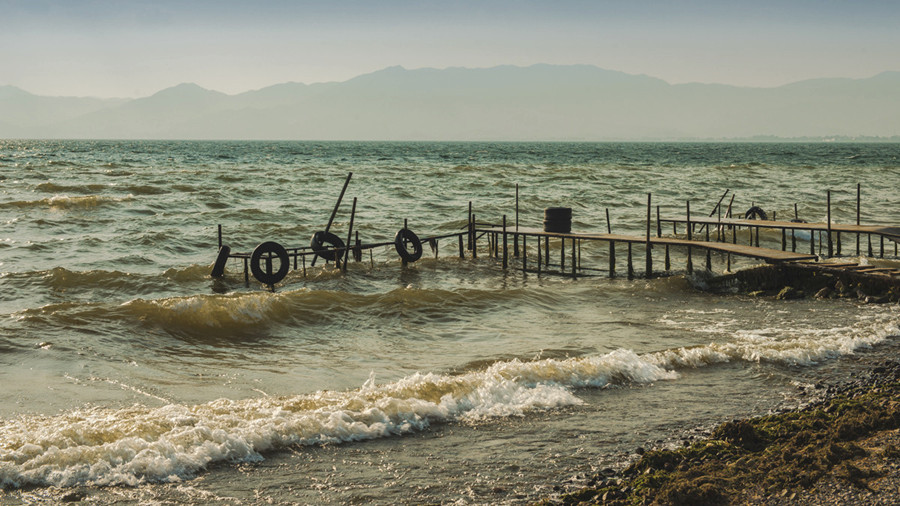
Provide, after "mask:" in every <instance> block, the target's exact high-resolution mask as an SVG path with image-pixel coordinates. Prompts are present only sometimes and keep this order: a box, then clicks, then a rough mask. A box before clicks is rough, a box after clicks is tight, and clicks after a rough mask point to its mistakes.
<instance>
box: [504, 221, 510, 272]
mask: <svg viewBox="0 0 900 506" xmlns="http://www.w3.org/2000/svg"><path fill="white" fill-rule="evenodd" d="M506 239H507V235H506V215H505V214H504V215H503V269H504V270H506V268H507V267H509V244H508V243H507V241H506Z"/></svg>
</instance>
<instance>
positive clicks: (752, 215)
mask: <svg viewBox="0 0 900 506" xmlns="http://www.w3.org/2000/svg"><path fill="white" fill-rule="evenodd" d="M744 219H745V220H768V219H769V216H768V215H767V214H766V212H765V211H763V210H762V208H760V207H759V206H753V207H751V208H750V209H747V212H746V213H744Z"/></svg>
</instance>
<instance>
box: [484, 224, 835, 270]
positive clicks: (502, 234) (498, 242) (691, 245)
mask: <svg viewBox="0 0 900 506" xmlns="http://www.w3.org/2000/svg"><path fill="white" fill-rule="evenodd" d="M473 235H474V236H475V237H483V236H485V235H487V236H488V238H489V239H488V251H489V253H491V254H492V255H493V256H496V257H498V258H500V257H501V256H502V257H503V258H504V261H503V264H504V267H506V266H507V265H508V263H509V257H510V256H511V255H510V243H511V242H512V243H514V245H515V251H513V254H512V256H514V257H519V256H521V258H520V261H521V269H522V270H525V271H532V272H545V271H548V269H549V267H550V266H551V262H550V255H551V246H550V243H551V241H554V242H558V244H557V245H554V247H553V248H552V249H553V250H554V251H553V253H554V254H555V253H556V251H555V250H556V249H557V248H558V249H559V259H560V261H559V262H558V263H554V264H553V265H554V266H559V267H560V270H559V273H561V274H565V275H571V276H578V275H579V274H580V273H582V272H584V271H590V270H600V269H596V268H585V267H583V264H582V261H581V256H580V251H581V243H583V242H585V241H594V242H603V243H607V244H608V247H609V254H608V255H607V262H608V263H607V265H608V268H607V269H606V271H607V272H608V275H609V277H614V276H615V275H616V269H617V249H616V248H617V245H622V246H624V247H625V248H626V250H627V258H626V269H627V271H626V272H627V273H628V276H629V277H634V275H635V269H634V259H633V257H634V255H635V252H634V250H636V249H638V248H636V247H635V246H638V247H640V246H643V247H644V251H645V255H646V256H645V263H644V265H645V276H647V277H652V276H654V275H660V274H663V273H665V272H670V271H671V270H672V267H671V266H672V255H671V251H670V249H671V248H673V247H677V248H679V249H683V250H684V251H685V252H686V267H685V270H686V271H687V272H692V271H693V253H694V252H695V251H697V252H701V253H706V255H705V257H706V269H707V270H712V265H711V258H710V255H709V253H712V252H718V253H724V254H727V255H734V256H738V257H745V258H753V259H757V260H762V261H764V262H766V263H770V264H776V263H781V262H798V261H808V260H816V259H817V258H818V257H817V256H816V255H814V254H806V253H796V252H790V251H781V250H777V249H771V248H761V247H756V246H746V245H743V244H732V243H728V242H715V241H703V240H692V239H682V238H677V237H649V238H648V237H638V236H631V235H624V234H610V233H606V234H604V233H585V232H570V233H558V232H545V231H544V230H542V229H539V228H521V227H520V228H519V229H518V230H513V229H510V228H508V227H506V228H504V227H503V226H499V227H497V226H487V227H485V226H484V225H481V226H477V225H476V226H475V227H474V234H473ZM529 239H531V240H532V241H536V244H537V246H536V248H535V251H536V253H534V254H533V255H534V256H535V257H536V258H534V259H531V260H529V258H528V254H527V252H528V248H527V244H528V241H529ZM520 242H521V248H520V247H519V246H518V245H519V243H520ZM655 247H660V249H664V250H665V253H664V254H665V260H664V266H665V269H664V270H663V271H658V272H657V271H654V270H653V267H652V266H653V259H652V258H653V257H652V251H653V249H654V248H655ZM473 248H477V244H474V245H473ZM567 248H568V252H569V253H568V254H567V253H566V250H567ZM529 262H530V263H529ZM567 262H568V267H567V266H566V263H567Z"/></svg>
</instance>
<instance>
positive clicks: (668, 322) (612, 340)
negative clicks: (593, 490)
mask: <svg viewBox="0 0 900 506" xmlns="http://www.w3.org/2000/svg"><path fill="white" fill-rule="evenodd" d="M349 172H352V173H353V177H352V179H351V182H350V185H349V187H348V189H347V193H346V196H345V198H344V201H343V204H342V206H341V208H340V210H339V212H338V214H337V216H336V218H335V221H334V224H333V226H332V231H334V232H335V233H337V234H338V235H343V236H346V234H347V232H348V227H349V222H350V208H351V202H352V199H353V198H354V197H355V198H357V207H356V214H355V217H354V222H353V230H354V231H356V232H358V233H359V235H360V240H362V241H363V242H364V243H373V242H383V241H391V240H393V237H394V234H395V233H396V232H397V230H399V229H400V228H401V227H402V226H403V223H404V220H408V224H409V228H410V229H412V230H414V231H415V232H416V233H417V234H419V235H420V236H427V235H436V234H450V233H456V232H459V231H460V230H462V229H463V228H464V227H465V225H466V220H467V213H468V205H469V202H471V203H472V206H473V209H474V212H475V213H476V217H477V219H478V221H490V222H494V223H498V222H500V220H501V218H502V216H503V215H506V216H507V219H508V220H509V221H510V224H511V225H512V224H514V220H515V215H516V214H515V212H516V187H517V185H518V188H519V218H518V219H519V223H520V225H521V226H527V227H539V226H541V220H542V219H543V210H544V208H546V207H555V206H566V207H571V208H573V215H574V218H573V229H575V230H578V231H600V232H602V231H605V230H606V226H607V224H606V210H607V209H608V210H609V213H610V217H611V224H610V225H611V228H612V230H613V232H616V233H628V234H634V235H642V234H644V233H645V227H646V222H645V219H646V204H647V194H648V193H651V194H652V198H653V205H654V207H655V206H656V205H659V206H660V209H661V213H662V215H663V216H671V217H674V216H682V215H684V209H685V202H686V201H687V200H690V201H691V209H692V212H694V213H698V214H703V215H706V214H708V213H709V212H710V211H711V210H712V209H713V207H714V206H715V205H716V203H717V202H718V200H719V198H720V197H721V196H722V194H723V193H724V192H725V190H726V189H727V190H730V192H729V197H727V198H726V200H725V203H726V204H727V203H728V202H730V198H731V197H730V195H731V194H734V195H735V198H734V201H733V207H734V209H735V212H736V213H737V212H739V213H743V212H744V211H745V210H746V209H747V208H749V207H750V206H751V205H758V206H760V207H762V208H764V209H765V210H766V211H767V212H768V213H769V214H770V215H771V213H772V212H776V213H777V214H778V216H782V217H793V213H794V205H795V204H796V205H797V210H798V213H799V217H800V218H803V219H806V220H808V221H824V219H825V216H826V194H825V191H826V190H827V189H831V190H832V192H833V193H832V213H833V219H834V221H837V222H842V223H854V222H855V219H856V188H857V184H858V183H859V184H861V188H862V222H863V223H864V224H865V223H868V224H885V225H897V224H898V222H900V213H898V211H897V209H898V204H900V192H898V191H897V188H898V185H897V181H900V145H897V144H828V143H821V144H801V143H786V144H726V143H721V144H719V143H696V144H691V143H661V144H655V143H623V144H612V143H610V144H604V143H600V144H591V143H587V144H566V143H547V144H541V143H508V144H507V143H497V144H495V143H365V142H358V143H350V142H347V143H340V142H335V143H315V142H177V141H172V142H158V141H152V142H124V141H123V142H113V141H110V142H102V141H0V226H2V228H0V385H2V388H0V487H2V490H0V500H2V501H3V502H4V503H9V504H16V503H34V502H47V503H52V502H55V501H58V500H60V499H62V498H67V497H68V498H71V497H73V496H71V495H67V494H73V493H74V492H73V491H77V494H80V495H77V496H76V497H86V498H94V499H95V500H98V501H113V500H115V501H120V502H122V503H145V502H166V501H175V502H185V503H198V504H200V503H207V502H211V501H221V502H223V503H235V504H239V503H260V504H263V503H267V502H276V503H280V502H291V501H296V502H299V503H322V502H324V503H373V502H374V503H383V504H395V503H421V502H441V503H457V504H496V503H520V502H526V501H529V500H536V499H539V498H540V497H543V496H546V495H549V494H551V493H553V488H552V487H553V486H554V485H556V484H558V483H563V482H566V481H567V480H570V481H571V482H573V483H577V482H578V480H579V479H580V477H582V476H584V475H585V474H588V473H591V472H593V471H596V470H597V469H601V468H604V467H607V466H612V465H615V464H617V463H620V462H621V459H623V458H624V457H627V455H628V454H630V453H631V452H633V451H634V450H635V449H636V448H637V447H639V446H647V445H648V444H649V445H667V444H673V445H676V444H679V443H680V438H682V437H685V435H686V434H688V433H693V432H696V431H698V430H701V429H702V428H704V427H709V426H711V425H712V424H715V423H717V422H721V421H724V420H730V419H731V418H733V417H736V416H746V415H753V414H760V413H765V412H767V411H769V410H771V409H774V408H776V407H778V406H783V405H796V404H798V403H801V402H803V400H804V399H805V396H806V394H805V392H806V391H805V390H804V388H805V387H808V386H810V385H813V384H815V383H817V382H819V381H821V380H823V379H828V380H834V379H840V378H843V377H846V376H848V375H849V374H851V373H852V372H853V371H854V364H855V362H856V361H855V358H857V357H859V356H861V355H864V354H876V355H877V354H884V355H889V354H891V353H895V352H896V348H897V346H898V344H900V343H898V341H900V338H898V334H900V328H898V325H900V307H898V306H897V305H896V304H894V305H871V304H870V305H866V304H861V303H858V302H856V301H852V300H837V301H834V300H832V301H817V300H795V301H775V300H771V299H768V298H756V297H750V296H745V295H714V294H709V293H706V292H703V291H701V290H699V289H697V288H696V286H698V284H702V279H701V278H694V277H686V276H685V275H684V274H683V273H676V275H674V276H671V277H661V278H655V279H650V280H647V279H641V278H640V277H639V278H637V279H634V280H628V279H624V278H616V279H609V278H607V277H606V275H605V273H604V272H602V271H596V272H595V274H596V275H594V276H585V277H580V278H577V279H573V278H570V277H563V276H558V275H548V274H542V275H536V274H535V273H529V274H523V273H522V272H521V271H520V270H516V269H515V268H511V269H509V270H506V271H504V270H503V269H502V268H501V265H500V264H499V262H498V261H497V260H496V259H493V258H489V257H488V255H487V254H486V253H487V252H486V250H480V251H479V255H478V257H477V258H472V257H471V256H470V255H467V256H466V258H464V259H460V258H459V256H458V249H457V244H456V240H455V239H452V240H450V241H442V242H440V243H439V249H438V253H439V254H438V255H437V258H435V255H434V254H433V253H432V252H431V250H430V248H428V246H427V245H426V247H425V255H424V258H423V259H422V260H420V261H418V262H416V263H413V264H410V265H408V266H405V267H404V266H403V265H401V262H400V260H399V258H398V256H397V254H396V252H395V251H394V249H393V247H392V246H385V247H379V248H375V249H374V250H372V252H371V256H370V255H369V253H368V252H366V254H365V255H364V257H363V261H362V262H351V263H350V264H349V265H348V269H347V272H346V273H342V272H341V271H339V270H337V269H335V268H334V266H333V265H331V264H327V265H326V264H324V263H323V262H321V261H320V262H319V263H318V264H317V265H316V266H315V267H312V266H311V265H307V266H306V267H307V269H306V272H305V274H304V271H303V269H302V268H301V269H297V270H291V271H290V272H289V273H288V275H287V277H286V278H285V279H284V280H283V281H282V282H281V283H279V284H278V285H277V286H276V287H275V288H276V289H275V291H274V292H271V291H268V290H266V289H265V287H263V286H262V285H260V284H259V283H258V282H256V281H255V280H253V279H252V278H251V281H250V283H249V285H247V284H245V282H244V275H243V267H242V265H241V263H240V262H239V261H231V262H229V264H228V265H227V268H226V275H225V277H224V278H222V279H213V278H211V277H210V268H211V265H212V263H213V261H214V260H215V257H216V252H217V225H222V228H223V242H224V243H225V244H227V245H229V246H230V247H231V248H232V250H233V251H244V252H248V251H251V250H253V248H254V247H255V246H256V245H257V244H259V243H261V242H263V241H270V240H271V241H277V242H279V243H281V244H283V245H284V246H286V247H289V248H293V247H306V246H308V244H309V242H310V237H311V236H312V234H313V233H315V232H316V231H318V230H322V229H324V228H325V225H326V223H327V222H328V219H329V216H330V215H331V211H332V208H333V206H334V204H335V201H336V199H337V195H338V194H339V193H340V190H341V187H342V185H343V183H344V180H345V178H346V177H347V174H348V173H349ZM664 232H665V233H670V232H671V231H670V230H664ZM762 240H763V242H764V243H768V245H770V246H772V247H779V246H778V245H779V242H780V234H778V236H776V235H771V236H769V235H767V234H763V238H762ZM844 243H845V244H844V252H845V254H846V253H847V252H848V251H849V252H852V253H854V254H855V237H853V238H849V237H847V238H845V240H844ZM764 245H765V244H764ZM479 247H481V248H484V247H485V243H484V242H483V240H482V242H480V243H479ZM529 247H530V248H533V247H534V245H531V244H529ZM864 247H865V245H864ZM876 249H877V247H876ZM606 251H607V250H606V246H605V245H595V246H591V245H588V244H586V245H584V250H583V251H582V262H583V264H584V265H585V266H594V267H596V268H598V269H605V268H606V265H607V264H606V256H605V255H606ZM801 251H802V250H801ZM892 252H893V250H891V249H890V248H889V256H892ZM554 254H555V250H554ZM534 255H536V252H535V251H530V252H529V256H530V257H531V258H534ZM636 256H637V260H636V262H635V263H636V265H637V266H638V268H639V269H640V266H642V265H643V262H642V259H643V256H642V252H636ZM851 258H852V257H851ZM623 260H624V254H622V253H620V260H619V261H620V267H619V272H620V273H622V272H624V264H621V262H622V261H623ZM855 260H859V259H855ZM674 261H675V266H674V267H673V268H675V269H683V259H681V258H678V257H676V258H675V259H674ZM862 261H864V262H872V263H885V264H888V265H897V261H896V260H875V259H862ZM736 262H737V261H736ZM658 264H659V260H657V265H658ZM736 265H737V267H746V266H750V265H753V262H751V261H746V260H745V261H741V262H737V264H736ZM714 269H715V270H717V271H719V272H721V270H722V269H724V263H723V262H722V261H721V259H720V258H716V259H715V264H714ZM638 274H639V275H640V274H641V273H640V272H639V273H638ZM698 434H699V432H698ZM110 485H111V486H110Z"/></svg>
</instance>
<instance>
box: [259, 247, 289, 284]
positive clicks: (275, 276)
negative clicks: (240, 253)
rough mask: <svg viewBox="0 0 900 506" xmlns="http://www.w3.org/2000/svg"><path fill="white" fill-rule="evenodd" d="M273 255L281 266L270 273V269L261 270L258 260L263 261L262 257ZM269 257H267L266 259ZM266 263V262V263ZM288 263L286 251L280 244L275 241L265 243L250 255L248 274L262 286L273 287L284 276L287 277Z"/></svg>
mask: <svg viewBox="0 0 900 506" xmlns="http://www.w3.org/2000/svg"><path fill="white" fill-rule="evenodd" d="M266 254H269V255H275V257H277V258H278V260H279V261H281V265H280V266H279V267H278V271H276V272H272V271H271V268H267V269H265V270H264V269H263V268H262V266H261V265H260V264H259V263H260V260H262V259H263V255H266ZM268 258H270V257H267V259H268ZM267 263H268V262H267ZM290 266H291V265H290V263H289V262H288V254H287V250H285V249H284V247H283V246H282V245H280V244H278V243H277V242H275V241H266V242H264V243H262V244H260V245H259V246H257V247H256V249H254V250H253V253H252V254H251V255H250V272H251V273H252V274H253V277H254V278H256V280H257V281H259V282H260V283H262V284H264V285H269V286H273V285H274V284H275V283H278V282H279V281H281V280H282V279H284V277H285V276H287V273H288V269H289V268H290Z"/></svg>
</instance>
